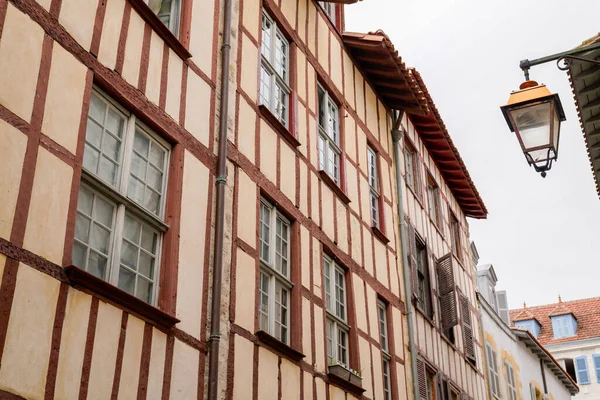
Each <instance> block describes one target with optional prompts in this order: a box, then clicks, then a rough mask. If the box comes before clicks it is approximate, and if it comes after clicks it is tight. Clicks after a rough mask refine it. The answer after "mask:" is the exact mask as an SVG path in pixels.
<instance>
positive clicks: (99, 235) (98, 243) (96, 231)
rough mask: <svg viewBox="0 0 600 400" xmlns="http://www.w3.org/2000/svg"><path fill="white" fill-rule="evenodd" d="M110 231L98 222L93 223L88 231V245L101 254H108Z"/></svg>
mask: <svg viewBox="0 0 600 400" xmlns="http://www.w3.org/2000/svg"><path fill="white" fill-rule="evenodd" d="M109 240H110V231H109V230H107V229H105V228H103V227H101V226H100V225H98V224H93V225H92V229H91V232H90V246H92V247H93V248H94V249H97V250H99V251H100V252H102V253H103V254H108V245H109V243H108V242H109Z"/></svg>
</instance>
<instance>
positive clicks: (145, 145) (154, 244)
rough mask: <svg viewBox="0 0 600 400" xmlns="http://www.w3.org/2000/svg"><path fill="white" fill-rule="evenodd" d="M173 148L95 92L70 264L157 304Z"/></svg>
mask: <svg viewBox="0 0 600 400" xmlns="http://www.w3.org/2000/svg"><path fill="white" fill-rule="evenodd" d="M168 159H169V146H168V145H167V144H166V143H165V142H164V141H162V140H160V138H158V137H157V136H156V135H155V134H153V133H152V132H151V131H150V130H149V129H147V128H146V127H145V126H144V125H142V124H141V123H140V122H139V121H137V119H136V118H135V116H134V115H132V114H130V113H128V112H126V111H125V110H123V109H122V108H121V107H119V106H118V105H116V104H115V103H113V102H112V101H111V100H110V99H109V98H108V97H106V96H104V95H103V94H101V93H100V92H99V91H96V90H94V91H93V92H92V94H91V98H90V108H89V111H88V117H87V127H86V137H85V147H84V153H83V169H84V171H83V175H82V183H81V185H80V188H79V196H78V200H77V216H76V220H75V238H74V243H73V254H72V257H73V264H74V265H76V266H78V267H79V268H82V269H84V270H86V271H87V272H89V273H91V274H92V275H95V276H97V277H98V278H100V279H104V280H106V281H108V282H110V283H111V284H113V285H116V286H118V287H119V288H120V289H122V290H124V291H126V292H128V293H130V294H132V295H134V296H136V297H138V298H140V299H142V300H143V301H145V302H147V303H151V304H155V303H156V297H157V291H158V285H157V279H158V277H159V274H158V268H159V264H160V249H161V243H162V235H163V233H164V232H165V231H166V225H164V223H163V222H162V219H163V212H164V201H165V188H166V186H167V166H168V165H169V161H168Z"/></svg>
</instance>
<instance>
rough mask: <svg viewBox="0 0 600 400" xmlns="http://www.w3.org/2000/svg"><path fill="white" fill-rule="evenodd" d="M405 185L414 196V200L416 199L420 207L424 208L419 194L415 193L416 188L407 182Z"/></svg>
mask: <svg viewBox="0 0 600 400" xmlns="http://www.w3.org/2000/svg"><path fill="white" fill-rule="evenodd" d="M404 179H405V182H406V178H404ZM405 186H406V187H407V188H408V190H409V191H410V192H411V193H412V195H413V197H414V198H415V200H416V201H417V203H419V205H420V206H421V208H422V209H425V206H424V205H423V200H421V197H419V195H417V192H416V190H415V189H414V188H413V187H412V186H410V185H409V184H408V183H407V184H406V185H405Z"/></svg>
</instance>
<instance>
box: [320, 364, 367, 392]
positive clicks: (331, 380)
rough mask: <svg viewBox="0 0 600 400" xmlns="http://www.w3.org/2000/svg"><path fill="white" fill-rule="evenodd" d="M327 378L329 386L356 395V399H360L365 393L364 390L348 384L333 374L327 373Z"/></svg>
mask: <svg viewBox="0 0 600 400" xmlns="http://www.w3.org/2000/svg"><path fill="white" fill-rule="evenodd" d="M328 369H329V368H328ZM327 377H328V378H329V383H330V384H332V385H335V386H339V387H341V388H342V389H345V390H347V391H349V392H350V393H352V394H355V395H357V396H358V397H361V396H362V394H363V393H364V392H365V391H366V389H363V388H362V387H361V386H358V385H355V384H353V383H351V382H349V381H348V380H346V379H344V378H342V377H340V376H338V375H336V374H333V373H331V372H328V373H327Z"/></svg>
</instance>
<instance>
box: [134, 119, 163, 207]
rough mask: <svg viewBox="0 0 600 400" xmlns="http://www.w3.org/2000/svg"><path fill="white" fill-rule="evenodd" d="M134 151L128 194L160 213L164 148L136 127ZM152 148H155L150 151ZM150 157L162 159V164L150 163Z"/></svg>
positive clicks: (142, 204)
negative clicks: (154, 164)
mask: <svg viewBox="0 0 600 400" xmlns="http://www.w3.org/2000/svg"><path fill="white" fill-rule="evenodd" d="M133 147H134V152H133V155H132V158H131V174H130V177H129V189H128V196H129V197H130V198H131V199H132V200H133V201H135V202H136V203H138V204H139V205H141V206H142V207H144V208H145V209H146V210H148V211H149V212H151V213H152V214H154V215H157V216H158V215H160V209H161V207H160V206H161V199H162V192H163V179H164V174H163V173H162V171H163V170H164V168H165V165H164V164H165V158H166V157H165V155H164V154H162V155H161V152H163V153H165V154H166V151H165V150H164V148H162V147H160V146H159V145H158V143H157V142H156V141H154V140H153V139H150V137H148V136H147V135H146V134H145V133H143V132H142V131H140V130H139V129H136V131H135V140H134V144H133ZM150 148H152V149H154V148H156V149H154V150H152V151H150ZM149 158H152V159H153V160H154V161H160V160H162V165H160V166H153V165H152V164H149V162H148V161H149Z"/></svg>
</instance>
